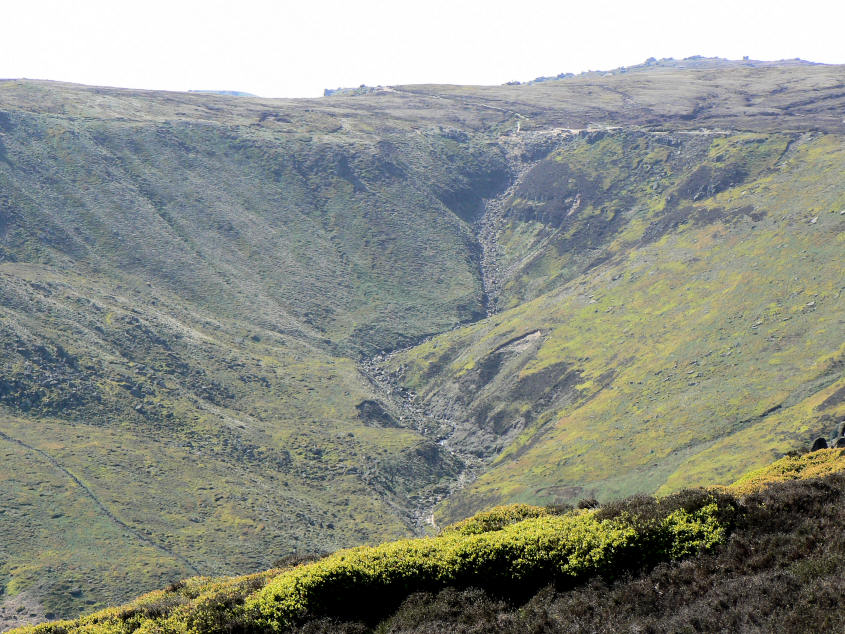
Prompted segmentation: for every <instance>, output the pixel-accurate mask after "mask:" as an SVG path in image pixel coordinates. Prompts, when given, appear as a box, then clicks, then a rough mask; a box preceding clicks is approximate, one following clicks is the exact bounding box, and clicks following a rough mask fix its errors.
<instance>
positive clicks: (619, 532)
mask: <svg viewBox="0 0 845 634" xmlns="http://www.w3.org/2000/svg"><path fill="white" fill-rule="evenodd" d="M521 513H522V514H529V513H530V512H529V511H528V510H527V509H525V508H518V509H515V510H514V511H513V513H512V514H511V513H509V512H508V510H507V509H506V508H500V509H496V510H495V511H494V512H493V513H492V514H487V515H486V517H485V518H484V519H483V520H481V521H479V522H477V523H471V522H470V523H467V524H465V525H464V526H463V527H458V528H457V529H455V528H453V529H452V530H450V531H446V532H444V534H443V535H441V536H440V537H436V538H427V539H414V540H404V541H398V542H392V543H389V544H384V545H382V546H378V547H375V548H358V549H352V550H345V551H340V552H338V553H336V554H335V555H332V556H330V557H328V558H326V559H324V560H322V561H320V562H317V563H315V564H312V565H310V566H303V567H299V568H295V569H293V570H291V571H289V572H286V573H283V574H281V575H279V576H278V577H276V578H275V579H273V580H272V581H271V582H270V583H269V584H268V585H267V586H266V587H265V588H264V589H262V590H261V591H260V592H258V593H257V594H256V596H255V597H253V598H251V599H250V600H249V601H248V602H247V605H246V606H245V609H246V610H247V611H248V612H252V613H253V614H254V615H255V616H256V618H257V620H258V622H259V623H260V624H261V625H262V626H264V627H267V628H270V629H274V630H275V629H282V628H285V627H289V626H291V625H293V624H295V623H296V622H297V621H299V620H301V619H303V618H304V617H305V616H306V615H309V614H312V615H314V614H317V615H320V614H336V615H355V614H356V613H359V612H360V609H361V605H367V604H368V603H369V601H370V600H371V599H372V597H375V596H377V597H379V601H380V602H382V603H387V604H389V603H391V602H395V601H398V600H401V599H402V598H403V597H404V596H407V594H408V593H411V592H416V591H422V590H436V589H439V588H443V587H447V586H458V587H461V586H463V587H466V586H470V585H475V584H479V583H482V584H484V586H485V587H488V588H491V589H493V590H497V589H498V590H501V589H505V588H508V587H520V586H522V587H525V586H528V587H531V586H534V587H536V586H537V584H538V583H539V584H543V583H548V582H549V581H550V580H555V581H558V582H560V583H563V584H572V583H573V582H576V581H579V580H581V579H584V578H587V577H589V576H592V575H595V574H604V575H613V574H614V573H615V572H616V570H617V568H618V565H619V564H620V563H622V562H625V563H628V562H632V561H636V562H638V563H642V564H647V563H656V562H657V561H661V560H664V559H666V558H675V557H683V556H686V555H689V554H692V553H694V552H697V551H699V550H702V549H707V548H710V547H712V546H714V545H716V544H718V543H720V542H721V541H722V540H723V539H724V537H725V535H726V530H727V529H726V526H724V525H723V524H721V523H720V522H719V519H718V516H719V507H718V504H717V503H716V502H715V501H711V502H710V503H708V504H704V505H702V506H700V508H697V509H695V510H693V511H691V512H690V511H687V510H685V509H677V510H675V511H673V512H672V513H670V514H668V515H665V516H664V517H663V518H662V519H661V520H659V521H657V522H653V523H649V524H648V526H647V528H648V530H639V528H640V527H638V525H637V524H636V523H635V522H633V521H631V520H632V517H631V516H629V515H626V514H620V515H619V516H617V517H615V518H612V519H599V518H598V517H597V516H596V513H595V512H591V511H575V512H571V513H569V514H567V515H562V516H553V515H548V514H546V513H545V511H544V510H543V509H538V510H537V511H536V513H537V514H538V516H537V517H529V518H527V519H524V520H522V521H517V522H515V523H512V524H506V525H504V526H503V527H502V528H500V529H490V530H485V531H484V532H476V531H481V530H482V529H483V528H484V527H485V526H490V525H496V524H498V523H500V522H504V521H506V519H507V518H508V517H513V516H515V515H519V514H521ZM462 530H463V531H465V532H462Z"/></svg>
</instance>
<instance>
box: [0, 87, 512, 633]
mask: <svg viewBox="0 0 845 634" xmlns="http://www.w3.org/2000/svg"><path fill="white" fill-rule="evenodd" d="M330 110H331V109H330ZM465 119H466V120H465V121H464V122H463V124H464V125H468V126H472V125H476V122H475V121H474V120H473V118H472V115H471V113H470V114H467V116H466V118H465ZM448 130H451V131H452V132H449V131H448ZM448 130H445V131H444V130H442V129H440V128H438V127H435V126H430V127H429V128H427V129H426V130H425V131H424V132H423V133H419V132H417V131H414V130H411V129H410V127H409V125H408V124H407V123H406V122H404V121H402V120H401V119H390V118H389V117H384V116H382V117H380V118H378V119H377V120H376V119H373V118H372V117H371V113H369V112H368V111H367V110H366V109H363V110H362V111H357V112H356V111H354V109H352V110H349V109H344V108H343V107H341V108H339V109H338V110H335V111H332V112H330V113H328V114H327V113H326V112H316V111H312V110H310V109H309V108H307V107H304V106H302V107H301V106H298V105H296V104H292V103H290V102H282V103H279V102H269V103H268V102H262V101H260V100H259V101H257V102H249V103H245V102H241V101H238V100H237V99H225V98H216V97H205V96H196V95H178V94H174V95H169V94H166V93H139V92H133V91H121V90H113V89H96V88H84V87H78V86H68V85H64V84H51V83H42V82H0V408H2V409H0V432H2V434H3V435H2V436H0V447H1V448H2V451H3V452H4V455H5V456H6V457H7V459H5V460H4V461H2V464H0V476H2V477H0V499H2V500H3V502H2V504H0V544H2V547H0V548H2V549H3V550H2V554H3V556H2V557H0V608H4V606H5V607H8V610H9V611H11V612H12V613H13V615H14V617H15V618H24V619H29V618H30V616H29V615H30V614H34V616H33V617H31V618H44V615H45V614H54V615H57V616H61V615H72V614H77V613H79V612H80V611H82V610H90V609H92V607H96V606H98V605H102V604H103V603H104V602H106V601H116V600H122V599H125V598H127V597H129V596H131V595H132V594H134V593H136V592H137V591H139V590H141V589H143V588H147V587H151V585H156V584H161V583H162V582H166V581H167V580H170V579H174V578H180V577H184V576H185V575H191V574H196V573H197V572H200V573H204V574H222V573H234V572H243V571H249V570H259V569H263V568H266V567H267V566H269V565H271V564H272V563H273V561H275V560H276V559H278V558H279V557H281V556H284V555H287V554H290V553H292V552H303V551H305V552H313V551H323V550H327V551H328V550H334V549H336V548H338V547H342V546H346V545H351V544H358V543H362V542H366V541H369V540H381V539H385V538H389V537H398V536H400V535H407V534H409V533H411V532H413V531H414V530H415V528H416V525H417V523H418V520H419V518H417V517H416V516H415V515H414V513H415V509H417V508H419V507H420V506H423V505H425V504H426V500H428V499H429V498H430V497H432V496H433V495H441V496H442V494H443V491H446V490H448V483H449V482H450V481H451V479H453V478H454V477H456V476H457V473H458V471H459V468H460V465H459V464H458V463H457V462H456V461H455V460H454V459H452V458H449V457H448V456H445V455H443V454H442V453H441V452H440V451H439V450H438V448H437V447H436V445H435V444H434V443H432V442H431V441H429V440H427V439H425V438H423V437H422V436H421V435H420V434H419V433H418V432H416V431H414V430H412V429H408V428H405V427H402V426H401V424H400V422H399V421H398V420H395V419H391V418H389V417H388V418H387V419H385V420H376V419H373V418H372V417H367V416H365V415H362V414H361V412H359V410H358V408H357V407H356V406H357V405H359V404H360V403H362V402H364V401H367V400H369V399H372V398H373V397H374V395H373V393H372V389H371V387H370V385H369V384H368V383H367V382H366V380H365V379H363V378H362V377H361V376H360V374H359V373H358V370H357V368H356V364H355V359H356V358H357V356H358V355H359V354H362V353H364V352H367V351H373V350H378V349H380V348H382V347H385V346H387V347H390V346H394V345H398V344H403V343H405V342H407V341H411V340H414V339H416V338H418V337H420V336H421V335H424V334H428V333H432V332H438V331H441V330H444V329H448V328H451V327H452V326H454V325H455V324H457V323H459V322H461V321H466V320H469V319H472V318H473V317H475V316H478V315H480V314H483V313H482V311H483V304H482V293H481V284H480V276H479V273H478V270H477V264H476V262H475V252H476V248H477V247H476V246H475V245H474V243H473V240H474V239H473V237H472V232H471V230H470V228H469V225H468V224H467V222H466V220H465V219H464V218H462V217H461V214H465V213H466V210H467V209H472V210H473V211H474V210H475V209H476V207H477V205H478V204H479V201H480V198H479V196H481V195H482V194H484V195H490V192H491V191H492V190H493V189H495V187H496V186H497V183H498V180H497V179H499V180H505V179H506V167H505V166H504V163H503V160H502V159H501V153H500V151H499V149H498V148H496V147H493V146H488V145H485V144H480V143H477V142H476V141H474V140H472V139H470V138H469V137H468V136H467V135H466V134H465V133H461V134H463V136H461V134H458V133H457V131H456V129H455V128H452V127H450V128H448ZM450 135H451V136H450ZM452 137H455V138H452ZM456 139H457V140H456ZM422 173H425V174H426V178H425V179H422V178H421V176H420V175H421V174H422ZM491 188H492V189H491ZM476 189H477V190H478V191H476ZM441 199H442V200H443V201H446V202H445V203H444V202H442V201H441ZM449 205H451V207H450V206H449ZM463 205H465V206H463ZM435 245H436V248H435ZM435 490H437V491H439V493H435ZM22 603H25V604H26V605H25V606H24V609H23V611H21V612H20V613H18V606H19V604H22Z"/></svg>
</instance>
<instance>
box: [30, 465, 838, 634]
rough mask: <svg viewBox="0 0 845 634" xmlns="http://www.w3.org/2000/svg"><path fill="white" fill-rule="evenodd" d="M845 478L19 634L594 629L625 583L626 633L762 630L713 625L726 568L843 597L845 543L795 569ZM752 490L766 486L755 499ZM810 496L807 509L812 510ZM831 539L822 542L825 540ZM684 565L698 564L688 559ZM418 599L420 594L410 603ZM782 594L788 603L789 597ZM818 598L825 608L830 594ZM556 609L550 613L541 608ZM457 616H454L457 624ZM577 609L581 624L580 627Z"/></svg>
mask: <svg viewBox="0 0 845 634" xmlns="http://www.w3.org/2000/svg"><path fill="white" fill-rule="evenodd" d="M843 471H845V451H843V450H835V449H831V450H822V451H819V452H815V453H813V454H809V455H805V456H803V457H800V458H791V459H785V460H783V461H780V462H779V463H775V464H773V465H771V466H770V467H768V468H767V469H765V470H763V471H760V472H757V473H754V474H749V476H748V477H746V478H745V479H743V480H741V481H740V482H738V483H737V484H735V485H733V486H731V487H724V488H723V491H722V492H721V493H716V492H707V491H704V490H698V491H695V490H688V491H685V492H684V493H682V494H677V495H673V496H669V497H666V498H663V499H660V500H655V499H653V498H647V497H645V496H639V497H635V498H630V499H628V500H625V501H622V502H616V503H613V504H610V505H607V506H604V507H601V508H599V509H597V510H596V509H594V510H587V509H582V510H566V509H560V508H557V509H548V508H542V507H526V506H511V507H500V508H496V509H492V510H490V511H487V512H485V513H482V514H479V515H477V516H475V517H474V518H471V519H469V520H466V521H464V522H461V523H459V524H456V525H455V526H452V527H449V528H447V529H446V530H444V531H443V532H442V533H441V535H440V536H438V537H435V538H423V539H417V540H404V541H398V542H392V543H388V544H383V545H380V546H377V547H371V548H358V549H352V550H346V551H341V552H338V553H335V554H334V555H331V556H329V557H327V558H325V559H322V560H320V561H317V562H314V563H310V564H302V565H299V566H295V567H293V568H288V569H281V570H271V571H267V572H265V573H261V574H257V575H252V576H247V577H237V578H230V579H208V578H194V579H189V580H186V581H184V582H180V583H178V584H173V585H172V586H171V587H170V588H168V589H166V590H163V591H157V592H153V593H150V594H148V595H145V596H143V597H141V598H139V599H137V600H136V601H134V602H133V603H130V604H128V605H125V606H122V607H118V608H110V609H108V610H105V611H102V612H99V613H97V614H93V615H91V616H88V617H83V618H81V619H78V620H76V621H63V622H56V623H50V624H45V625H41V626H37V627H35V628H28V629H22V630H16V632H20V633H21V634H23V633H24V632H33V633H42V634H48V633H53V634H68V633H71V632H83V631H84V632H112V633H114V632H135V631H157V632H197V633H200V632H222V631H232V630H233V629H237V630H238V631H291V630H295V631H312V632H316V631H435V630H436V628H437V627H441V628H443V629H441V630H439V631H446V630H449V631H457V630H456V629H454V628H456V627H459V629H461V631H464V628H467V631H485V630H484V629H483V628H484V627H491V623H490V620H494V621H495V620H498V621H499V625H498V626H496V627H495V628H494V629H495V631H515V630H514V629H513V628H515V627H516V625H517V623H515V622H514V621H517V622H518V623H519V624H521V626H522V627H532V628H540V629H546V630H550V629H554V630H558V629H562V628H563V629H566V628H572V629H574V630H579V629H581V627H580V626H578V625H577V623H573V620H572V619H573V617H576V616H577V617H578V618H583V617H584V616H587V613H588V610H586V609H585V606H581V607H580V608H579V607H578V605H577V601H578V600H577V599H576V600H573V599H572V597H573V595H574V596H575V597H579V595H581V597H579V598H580V600H581V601H584V600H585V598H586V600H588V601H590V602H591V603H593V604H595V603H600V602H601V601H602V599H601V598H600V595H598V592H597V590H596V589H595V587H589V588H588V589H586V590H584V589H578V586H581V585H582V584H583V582H584V581H586V580H587V579H589V578H591V577H593V578H595V579H596V581H595V583H599V584H601V583H605V584H614V586H613V589H614V591H615V592H616V593H617V595H618V594H620V589H621V591H622V592H627V593H628V596H624V595H623V596H624V600H623V601H621V602H618V603H617V605H616V609H615V614H616V616H615V617H614V619H613V620H614V621H616V620H619V619H624V618H626V617H629V615H630V617H634V618H637V616H639V620H640V621H642V620H643V619H645V620H648V621H651V622H654V621H658V622H660V621H661V620H664V621H668V622H675V623H676V624H678V623H679V622H680V621H683V620H686V621H687V623H686V625H687V626H689V627H693V628H694V629H697V630H704V631H716V630H718V629H719V628H720V627H721V624H724V623H725V622H726V620H727V619H729V618H740V617H744V618H747V614H746V613H744V612H743V611H741V610H737V609H736V608H735V607H732V608H731V609H724V608H727V607H728V605H727V604H724V603H723V609H722V614H721V615H720V616H719V619H718V622H717V621H707V620H705V619H704V615H706V614H707V610H709V609H712V608H713V607H715V606H713V605H711V604H709V600H710V599H712V598H715V597H714V596H713V595H716V596H718V594H719V592H723V588H722V587H721V586H723V585H724V584H726V583H730V582H731V578H730V574H729V572H728V570H726V569H724V568H723V569H721V570H720V571H719V572H716V570H717V568H716V566H714V563H715V562H716V561H719V560H727V561H731V562H732V563H731V565H732V566H733V567H736V566H737V565H740V566H744V567H746V568H748V567H749V564H750V562H749V561H748V559H749V558H748V557H746V558H745V560H746V561H744V562H743V561H742V560H741V559H740V558H739V557H738V555H739V554H740V551H742V550H743V549H747V548H749V547H750V546H751V545H752V544H755V543H756V545H758V546H762V545H766V540H768V544H767V546H768V547H767V549H766V550H765V553H766V554H767V556H768V559H767V560H766V561H762V560H760V561H757V562H756V564H751V565H752V566H756V568H757V572H758V576H759V577H760V578H761V580H764V581H763V583H764V584H765V583H767V582H768V581H769V579H768V575H770V574H771V573H772V572H776V570H777V569H779V568H783V571H782V572H781V574H780V577H779V578H780V581H781V582H782V583H784V582H794V583H796V584H797V585H798V587H800V588H802V589H805V591H812V590H813V588H814V586H815V585H818V582H820V581H821V582H822V583H824V584H827V585H828V587H827V590H832V589H834V588H833V587H832V586H830V584H829V582H830V580H831V579H834V578H835V577H836V574H837V571H841V569H842V565H843V562H845V559H843V557H842V555H843V553H842V548H841V547H842V543H841V539H839V540H838V541H837V540H834V542H836V543H833V544H831V548H829V549H822V550H820V552H817V553H816V554H815V555H814V556H811V557H810V558H807V559H801V560H795V559H792V560H791V561H790V558H791V557H794V556H795V555H797V552H796V551H797V549H798V548H799V547H806V545H807V544H806V543H805V542H807V538H809V537H813V535H812V533H810V534H808V533H807V532H805V531H800V530H796V529H797V526H796V522H797V523H799V524H801V523H803V525H804V528H808V527H810V526H811V525H812V526H814V527H815V525H817V524H818V525H819V526H822V525H824V524H827V525H828V527H829V528H828V530H827V533H830V532H831V529H833V526H835V523H831V522H830V521H829V520H830V519H833V518H834V517H836V516H841V514H842V506H841V504H840V503H839V501H840V500H841V497H842V495H843V484H845V482H843V478H842V473H843ZM818 476H824V478H823V479H822V478H819V477H818ZM752 480H753V481H754V482H755V483H756V485H755V487H754V488H753V489H750V488H749V487H748V482H749V481H752ZM789 480H791V482H788V483H787V482H785V481H789ZM794 483H798V485H795V484H794ZM740 496H741V497H740ZM796 496H801V497H803V501H802V502H801V503H800V504H798V505H796ZM796 506H797V507H799V508H800V509H801V510H802V511H803V516H802V513H801V512H799V509H798V508H796ZM790 529H791V530H790ZM822 532H823V533H824V531H822ZM827 533H825V534H827ZM802 535H803V537H802ZM818 537H821V534H820V533H816V534H815V538H818ZM840 537H841V536H840ZM680 560H687V561H686V562H685V563H683V564H680V565H679V564H677V563H672V562H676V561H680ZM661 562H664V563H661ZM693 568H698V569H702V570H706V571H708V573H709V574H710V576H715V577H716V579H715V580H716V582H717V583H718V584H720V587H719V588H718V589H717V590H716V589H714V588H713V587H712V586H711V587H710V588H709V589H708V590H707V591H706V592H705V596H704V597H702V596H700V595H699V596H697V597H693V596H692V595H691V594H690V593H689V592H688V591H686V590H684V589H683V587H682V586H681V587H678V588H677V589H676V590H674V591H673V587H672V585H669V584H666V585H665V586H664V587H665V588H666V592H667V593H673V594H675V596H673V597H671V598H668V597H667V599H666V600H664V599H661V598H658V597H657V596H653V597H652V598H651V602H652V603H653V604H655V605H654V606H653V607H654V608H657V609H655V610H654V611H651V610H648V611H643V606H641V605H637V604H631V603H629V602H630V601H631V595H632V594H636V592H635V591H633V590H632V589H631V588H630V587H629V586H631V585H632V582H631V580H630V578H629V577H626V576H625V573H626V572H627V573H635V574H640V575H643V576H648V575H651V576H654V575H658V576H661V577H663V581H664V583H665V581H666V577H669V578H671V577H672V576H679V575H680V576H686V577H689V576H690V570H691V569H693ZM762 571H765V574H760V573H761V572H762ZM550 583H551V584H552V585H551V586H549V588H547V590H545V591H544V593H541V594H540V595H538V596H537V597H535V598H534V599H533V600H532V601H531V602H529V603H528V606H527V609H526V608H523V609H522V610H520V612H519V615H517V614H516V613H514V612H510V613H508V612H509V610H510V609H512V608H513V607H514V605H515V603H508V600H510V601H511V602H517V603H516V604H518V602H519V600H520V599H522V600H525V599H527V598H528V597H530V596H531V595H532V594H533V593H534V592H535V591H536V590H537V589H539V588H542V587H544V586H547V585H548V584H550ZM595 583H594V585H595ZM620 586H621V588H620ZM467 587H471V588H474V589H473V590H470V591H463V592H464V594H467V593H469V594H472V593H475V595H476V596H475V597H474V599H475V600H474V601H473V602H468V603H466V604H464V605H463V606H462V607H461V608H460V610H459V612H458V614H455V612H454V607H455V606H454V603H452V605H451V606H449V605H448V603H449V601H448V600H445V601H444V592H452V593H454V592H455V591H456V590H454V589H452V590H448V591H446V590H444V588H457V589H458V590H457V591H458V592H461V590H460V589H461V588H467ZM655 588H658V589H659V586H655ZM438 592H439V594H438ZM479 592H480V593H482V599H483V600H482V601H479V600H478V596H477V595H478V593H479ZM555 592H557V593H559V594H557V595H556V596H555V595H554V593H555ZM415 593H416V594H415ZM419 593H422V594H419ZM550 593H551V594H552V595H553V596H552V597H550V596H549V594H550ZM640 593H642V589H640ZM409 594H411V595H412V598H411V599H407V600H406V597H408V595H409ZM659 594H660V595H662V594H663V593H662V592H659ZM779 594H780V596H783V594H784V592H783V590H781V592H780V593H779ZM828 594H829V592H828ZM583 595H587V597H583ZM446 596H448V594H447V595H446ZM374 597H378V600H374ZM491 597H492V598H493V600H491ZM496 597H499V598H498V604H497V601H496ZM552 598H554V600H550V599H552ZM737 598H738V597H731V598H730V600H732V601H733V602H736V600H737ZM817 598H818V599H819V600H821V599H822V596H821V594H819V595H817ZM722 600H723V601H724V599H722ZM544 601H545V610H546V612H545V615H542V614H540V613H539V612H538V610H539V609H541V606H542V605H543V602H544ZM665 602H668V603H672V604H673V605H674V606H678V605H683V606H684V608H686V610H687V611H686V613H685V614H683V613H682V614H681V615H680V619H679V618H678V616H679V615H677V614H675V615H669V614H664V613H663V610H664V609H665V608H664V606H663V605H661V604H662V603H665ZM444 603H446V604H447V605H446V606H444V605H443V604H444ZM561 604H562V605H561ZM800 604H801V602H800V601H799V602H787V604H786V605H781V606H780V608H779V609H780V614H777V610H774V613H775V614H774V616H775V617H776V618H780V619H781V623H782V625H783V626H784V627H785V630H784V631H786V630H789V631H795V626H796V625H797V624H798V623H803V624H804V625H805V626H806V625H808V624H809V623H810V622H813V623H816V624H822V625H823V628H822V629H820V630H818V631H834V629H833V628H835V624H836V623H840V624H841V623H842V622H843V619H845V612H843V610H842V609H841V606H838V605H837V606H836V607H833V609H832V610H829V611H826V609H825V605H824V604H822V605H819V606H818V607H816V608H809V606H803V605H802V607H801V609H802V610H804V609H805V608H806V609H807V611H805V612H803V617H802V616H800V615H799V613H798V607H797V606H798V605H800ZM397 605H398V606H399V607H398V610H397V608H396V606H397ZM756 605H757V608H758V611H757V617H756V618H757V619H759V620H758V624H761V623H762V622H763V620H765V619H768V618H769V617H771V616H773V614H770V613H769V610H770V609H771V608H772V606H770V605H769V602H767V603H765V604H764V605H762V606H761V605H760V604H756ZM444 607H451V614H447V615H445V617H446V618H445V619H444V614H443V613H442V611H443V608H444ZM761 608H762V609H761ZM784 608H785V609H784ZM566 609H570V610H572V611H573V612H572V613H570V614H569V615H567V614H566V612H565V610H566ZM696 611H697V612H700V613H702V614H696ZM503 612H504V613H505V614H504V615H503V614H502V613H503ZM391 613H393V614H391ZM461 613H462V614H463V616H460V614H461ZM638 613H639V614H638ZM737 613H738V614H737ZM582 614H583V616H582ZM553 615H554V617H557V619H555V618H553ZM503 616H504V618H503ZM588 618H589V617H588ZM385 619H386V620H385ZM453 619H455V620H457V623H460V626H458V624H457V623H455V622H454V621H453ZM808 619H809V620H808ZM444 620H445V621H446V622H445V623H444ZM380 621H381V624H380V625H376V624H378V623H379V622H380ZM432 621H433V623H432ZM567 622H568V625H565V624H566V623H567ZM634 622H637V621H636V620H635V621H634ZM368 624H369V626H368ZM696 624H697V625H696ZM734 624H735V625H739V623H736V622H735V623H734ZM582 625H583V624H582ZM371 627H373V628H374V629H372V630H371V629H370V628H371ZM300 628H302V629H301V630H300ZM499 628H503V630H500V629H499ZM601 628H602V630H603V631H610V630H611V629H612V628H611V623H610V622H603V624H602V626H601ZM486 631H490V630H486ZM566 631H568V629H567V630H566Z"/></svg>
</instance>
